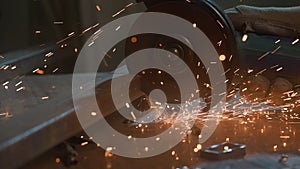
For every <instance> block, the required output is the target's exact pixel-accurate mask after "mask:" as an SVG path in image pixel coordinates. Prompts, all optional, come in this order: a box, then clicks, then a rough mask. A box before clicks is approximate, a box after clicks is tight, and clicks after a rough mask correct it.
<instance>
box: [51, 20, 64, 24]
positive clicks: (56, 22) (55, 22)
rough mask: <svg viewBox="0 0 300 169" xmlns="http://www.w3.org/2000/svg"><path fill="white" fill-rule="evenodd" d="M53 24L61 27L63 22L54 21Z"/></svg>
mask: <svg viewBox="0 0 300 169" xmlns="http://www.w3.org/2000/svg"><path fill="white" fill-rule="evenodd" d="M53 24H54V25H63V24H64V22H63V21H54V22H53Z"/></svg>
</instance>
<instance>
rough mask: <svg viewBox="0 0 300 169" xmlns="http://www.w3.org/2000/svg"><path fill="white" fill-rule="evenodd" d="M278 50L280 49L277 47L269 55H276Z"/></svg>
mask: <svg viewBox="0 0 300 169" xmlns="http://www.w3.org/2000/svg"><path fill="white" fill-rule="evenodd" d="M280 48H281V46H278V47H277V48H276V49H275V50H273V51H272V52H271V54H274V53H276V52H277V51H278V50H279V49H280Z"/></svg>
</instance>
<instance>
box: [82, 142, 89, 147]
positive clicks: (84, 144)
mask: <svg viewBox="0 0 300 169" xmlns="http://www.w3.org/2000/svg"><path fill="white" fill-rule="evenodd" d="M88 144H89V142H87V141H86V142H83V143H81V144H80V145H81V146H86V145H88Z"/></svg>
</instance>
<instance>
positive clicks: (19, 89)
mask: <svg viewBox="0 0 300 169" xmlns="http://www.w3.org/2000/svg"><path fill="white" fill-rule="evenodd" d="M23 89H25V87H24V86H22V87H20V88H18V89H17V90H16V91H17V92H19V91H21V90H23Z"/></svg>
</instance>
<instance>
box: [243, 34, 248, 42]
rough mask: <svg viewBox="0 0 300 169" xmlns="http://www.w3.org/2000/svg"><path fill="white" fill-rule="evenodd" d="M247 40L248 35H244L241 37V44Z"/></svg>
mask: <svg viewBox="0 0 300 169" xmlns="http://www.w3.org/2000/svg"><path fill="white" fill-rule="evenodd" d="M247 39H248V35H247V34H244V35H243V37H242V42H246V41H247Z"/></svg>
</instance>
